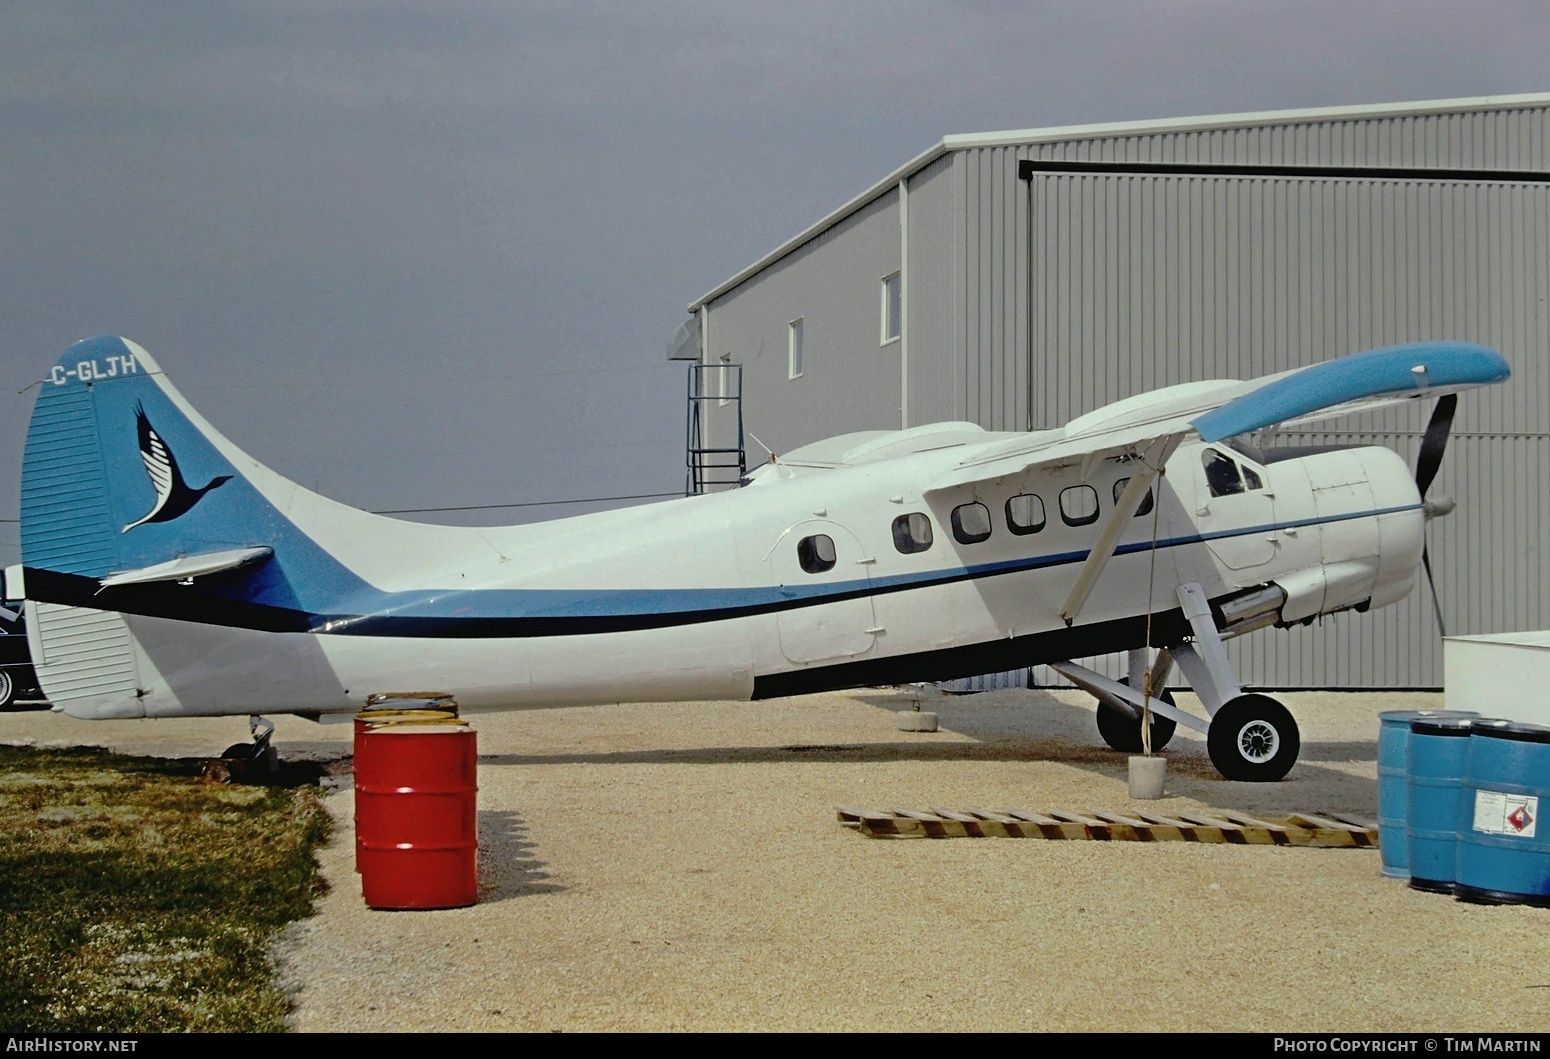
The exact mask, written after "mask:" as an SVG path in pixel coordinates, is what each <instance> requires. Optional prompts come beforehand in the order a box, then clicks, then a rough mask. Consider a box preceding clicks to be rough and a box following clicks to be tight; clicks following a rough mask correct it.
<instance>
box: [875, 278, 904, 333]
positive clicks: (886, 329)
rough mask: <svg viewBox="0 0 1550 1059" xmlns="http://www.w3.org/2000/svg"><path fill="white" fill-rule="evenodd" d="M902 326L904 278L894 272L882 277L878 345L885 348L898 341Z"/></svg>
mask: <svg viewBox="0 0 1550 1059" xmlns="http://www.w3.org/2000/svg"><path fill="white" fill-rule="evenodd" d="M903 324H904V278H903V274H902V273H899V272H895V273H893V274H892V275H890V276H884V277H883V307H882V315H881V327H880V335H879V337H878V344H879V345H884V346H886V345H887V344H888V343H890V342H897V341H898V340H899V333H900V331H901V330H902V329H903Z"/></svg>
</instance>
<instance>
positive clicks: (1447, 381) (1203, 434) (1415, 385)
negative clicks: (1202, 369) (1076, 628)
mask: <svg viewBox="0 0 1550 1059" xmlns="http://www.w3.org/2000/svg"><path fill="white" fill-rule="evenodd" d="M1510 374H1511V369H1510V368H1509V367H1508V365H1507V361H1506V359H1505V358H1504V357H1502V355H1501V354H1500V353H1497V352H1496V351H1495V350H1491V349H1487V348H1485V347H1484V346H1476V345H1470V344H1467V343H1463V342H1417V343H1411V344H1407V345H1402V346H1390V347H1387V348H1384V349H1375V350H1369V351H1367V352H1365V353H1356V354H1353V355H1351V356H1348V357H1342V358H1340V359H1338V360H1332V361H1326V362H1324V363H1322V364H1314V365H1312V366H1310V367H1306V368H1297V369H1294V370H1292V371H1286V372H1281V373H1279V374H1276V375H1270V376H1266V377H1264V378H1260V379H1254V380H1251V381H1248V382H1240V381H1238V380H1233V379H1227V380H1218V381H1215V382H1200V383H1186V384H1184V385H1181V386H1171V387H1168V388H1166V389H1162V390H1155V391H1152V392H1150V393H1144V394H1137V395H1135V396H1133V397H1129V398H1126V399H1125V400H1123V401H1118V402H1116V403H1114V404H1111V405H1106V406H1105V407H1103V408H1100V409H1098V410H1097V411H1094V412H1089V413H1088V414H1087V415H1084V416H1081V417H1079V418H1077V419H1074V420H1072V421H1071V422H1070V423H1068V424H1067V425H1066V427H1065V429H1064V430H1063V431H1046V432H1043V433H1039V434H1031V435H1026V436H1024V437H1020V438H1013V439H1010V440H1006V441H998V442H992V443H989V444H987V445H982V446H975V447H974V450H973V452H972V453H971V454H969V455H968V456H966V457H965V459H964V460H962V461H961V462H960V463H959V464H958V465H957V466H956V467H954V468H953V469H952V470H951V471H949V472H948V474H947V475H946V476H945V477H943V478H942V479H940V480H938V481H936V482H934V483H932V485H931V486H930V487H929V488H927V490H926V496H927V497H928V498H930V497H931V496H932V494H935V493H939V492H941V491H943V490H948V489H953V488H958V487H962V486H965V485H971V484H974V483H976V482H982V481H988V480H991V479H995V478H1000V477H1003V476H1006V475H1010V474H1018V473H1021V472H1023V471H1027V470H1030V469H1032V468H1034V467H1041V466H1044V467H1053V466H1058V465H1067V466H1070V465H1074V464H1077V463H1080V464H1082V466H1083V468H1084V473H1085V469H1086V468H1090V467H1092V466H1093V465H1094V464H1095V463H1096V462H1097V461H1099V460H1103V459H1107V458H1109V457H1112V456H1129V457H1130V458H1131V459H1133V460H1134V461H1135V468H1136V469H1135V471H1134V472H1133V473H1132V475H1131V477H1130V482H1129V484H1128V485H1127V486H1126V488H1125V490H1124V492H1123V493H1122V494H1121V495H1120V497H1119V500H1118V501H1117V502H1116V503H1115V506H1114V508H1113V510H1112V511H1110V513H1109V517H1108V521H1107V522H1106V523H1105V524H1104V526H1103V528H1102V529H1101V530H1100V532H1099V535H1098V539H1097V541H1095V542H1094V545H1093V548H1092V550H1091V551H1090V552H1089V553H1088V556H1087V559H1086V561H1085V562H1084V563H1083V566H1082V569H1081V570H1080V571H1079V572H1078V574H1077V579H1076V582H1075V584H1074V585H1073V586H1072V588H1071V592H1070V594H1069V595H1068V596H1067V598H1066V602H1065V604H1064V606H1063V607H1062V608H1061V617H1062V619H1064V621H1065V623H1066V624H1067V625H1070V624H1071V623H1072V622H1073V621H1074V620H1075V619H1076V616H1077V614H1078V613H1079V612H1080V611H1081V608H1082V606H1083V605H1084V604H1085V603H1086V601H1087V597H1088V595H1089V594H1091V592H1092V589H1093V586H1094V585H1096V583H1097V581H1098V577H1099V575H1100V574H1101V573H1102V572H1103V568H1104V566H1105V565H1107V563H1108V561H1109V559H1110V558H1111V557H1112V555H1113V553H1114V548H1115V546H1116V545H1117V544H1118V542H1119V537H1120V534H1121V533H1122V532H1123V529H1124V527H1125V526H1126V525H1127V523H1128V521H1129V519H1130V517H1131V515H1132V513H1133V512H1134V511H1135V509H1136V507H1137V506H1139V504H1140V502H1141V500H1142V498H1143V497H1144V496H1145V495H1146V491H1147V489H1149V488H1150V487H1151V483H1152V479H1153V478H1155V477H1156V476H1157V474H1158V473H1159V472H1160V471H1161V470H1162V468H1163V466H1164V465H1165V464H1166V463H1167V461H1168V458H1169V457H1170V456H1172V455H1173V452H1174V450H1175V449H1176V448H1177V447H1178V446H1179V445H1180V444H1181V443H1182V442H1183V441H1184V440H1185V439H1186V438H1188V437H1189V436H1190V435H1192V434H1193V435H1197V436H1199V437H1200V438H1201V439H1202V440H1205V441H1221V440H1223V439H1224V438H1230V437H1235V436H1237V435H1239V434H1247V433H1250V432H1252V431H1256V430H1263V429H1265V428H1267V427H1274V426H1276V425H1278V424H1283V423H1292V422H1296V423H1302V422H1311V421H1314V420H1318V419H1326V418H1330V417H1333V416H1339V415H1347V414H1351V413H1354V412H1359V411H1366V410H1369V409H1372V408H1376V407H1381V406H1383V405H1388V404H1393V403H1396V402H1400V401H1408V400H1414V399H1417V398H1434V397H1442V396H1445V395H1447V394H1451V393H1457V392H1458V391H1460V390H1466V389H1471V388H1473V387H1476V386H1485V385H1488V384H1490V383H1495V382H1501V381H1502V380H1504V379H1506V378H1507V377H1508V376H1509V375H1510Z"/></svg>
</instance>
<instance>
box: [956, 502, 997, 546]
mask: <svg viewBox="0 0 1550 1059" xmlns="http://www.w3.org/2000/svg"><path fill="white" fill-rule="evenodd" d="M953 536H954V537H955V538H957V540H958V543H959V544H978V543H979V542H980V541H983V540H988V539H990V509H989V508H988V507H986V506H985V505H984V504H978V503H975V504H959V505H958V506H957V507H955V508H953Z"/></svg>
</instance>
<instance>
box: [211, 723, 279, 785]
mask: <svg viewBox="0 0 1550 1059" xmlns="http://www.w3.org/2000/svg"><path fill="white" fill-rule="evenodd" d="M248 731H250V732H252V733H253V741H252V742H251V743H233V744H232V745H231V746H229V747H227V748H226V750H225V751H224V752H223V753H222V754H221V759H222V760H223V761H243V762H247V763H248V766H249V768H252V767H253V766H256V765H262V766H263V767H265V768H267V769H268V770H269V771H270V772H274V771H276V770H278V769H279V767H280V761H279V755H278V754H276V753H275V749H274V747H272V746H270V745H269V738H270V736H272V735H274V722H273V721H271V720H270V719H269V718H267V717H260V716H259V715H258V714H253V715H252V716H250V717H249V718H248Z"/></svg>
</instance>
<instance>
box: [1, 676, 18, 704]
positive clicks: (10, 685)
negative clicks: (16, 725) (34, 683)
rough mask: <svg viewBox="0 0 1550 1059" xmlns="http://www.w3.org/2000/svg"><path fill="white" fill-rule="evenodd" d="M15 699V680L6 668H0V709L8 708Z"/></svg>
mask: <svg viewBox="0 0 1550 1059" xmlns="http://www.w3.org/2000/svg"><path fill="white" fill-rule="evenodd" d="M15 701H16V681H15V680H14V679H13V678H12V677H11V674H10V672H9V671H8V670H4V669H0V710H9V709H10V708H11V703H13V702H15Z"/></svg>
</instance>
